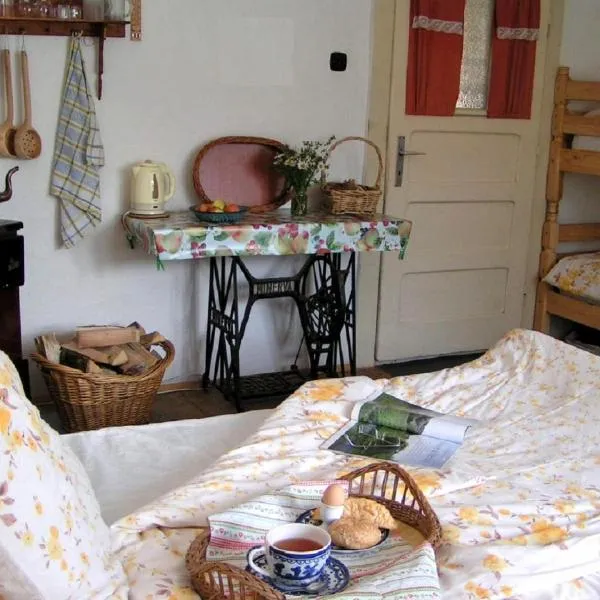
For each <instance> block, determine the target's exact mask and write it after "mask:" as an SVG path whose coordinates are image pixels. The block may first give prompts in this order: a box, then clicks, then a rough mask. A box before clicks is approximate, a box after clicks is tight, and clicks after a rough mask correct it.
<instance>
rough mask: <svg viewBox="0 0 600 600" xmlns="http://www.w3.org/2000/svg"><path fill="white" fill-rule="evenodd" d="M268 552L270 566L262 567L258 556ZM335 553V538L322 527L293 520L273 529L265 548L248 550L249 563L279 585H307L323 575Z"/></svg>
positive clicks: (269, 533) (266, 555)
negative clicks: (330, 555) (330, 557)
mask: <svg viewBox="0 0 600 600" xmlns="http://www.w3.org/2000/svg"><path fill="white" fill-rule="evenodd" d="M263 552H264V554H265V557H266V560H267V566H268V570H267V569H263V568H261V567H259V566H258V565H257V564H256V562H255V557H256V556H257V555H258V554H262V553H263ZM330 552H331V537H330V536H329V534H328V533H327V531H325V529H322V528H321V527H316V526H315V525H308V524H305V523H289V524H287V525H279V526H278V527H275V528H274V529H271V530H270V531H269V532H268V533H267V535H266V538H265V545H264V548H263V547H262V546H260V547H258V548H252V550H250V551H249V552H248V565H249V566H250V568H251V569H252V570H254V571H255V572H257V573H259V574H260V575H262V576H263V577H266V578H268V579H272V580H273V581H274V583H275V584H279V585H283V586H288V587H290V586H291V587H305V586H307V585H309V584H311V583H313V582H315V581H316V580H317V579H319V577H320V576H321V573H322V572H323V569H324V568H325V565H326V564H327V561H328V560H329V554H330Z"/></svg>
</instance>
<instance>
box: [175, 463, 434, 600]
mask: <svg viewBox="0 0 600 600" xmlns="http://www.w3.org/2000/svg"><path fill="white" fill-rule="evenodd" d="M341 479H345V480H346V481H348V482H349V486H348V492H349V495H351V496H355V497H360V498H370V499H372V500H376V501H377V502H379V503H381V504H383V505H384V506H386V507H387V509H388V510H389V511H390V513H391V514H392V516H393V517H394V518H395V519H396V520H398V521H401V522H403V523H405V524H407V525H409V526H411V527H413V528H414V529H416V530H417V531H418V532H419V533H420V534H421V535H422V536H423V538H424V539H425V541H427V542H429V543H430V544H431V545H432V546H433V547H434V548H437V547H438V546H439V544H440V541H441V538H442V527H441V525H440V522H439V520H438V518H437V516H436V514H435V512H434V511H433V509H432V508H431V505H430V504H429V502H428V501H427V498H425V496H424V494H423V492H422V491H421V490H420V489H419V487H418V486H417V484H416V482H415V480H414V479H413V478H412V477H411V476H410V475H409V474H408V473H407V472H406V471H405V470H404V469H402V468H401V467H399V466H398V465H396V464H394V463H387V462H383V463H374V464H372V465H369V466H368V467H365V468H363V469H358V470H357V471H352V472H351V473H348V475H345V476H344V477H342V478H341ZM391 498H399V500H391ZM209 542H210V533H209V532H208V531H206V532H204V533H202V534H201V535H199V536H198V537H197V538H196V539H195V540H194V541H193V542H192V544H191V545H190V547H189V549H188V551H187V554H186V557H185V564H186V568H187V571H188V573H189V574H190V579H191V582H192V586H193V587H194V589H195V590H196V592H198V594H200V596H201V597H202V598H203V599H204V600H208V599H211V600H225V599H228V600H238V599H239V600H260V599H263V598H264V599H265V600H282V599H283V598H284V596H283V594H281V593H280V592H278V591H277V590H275V589H273V588H272V587H271V586H270V585H268V584H267V583H265V582H263V581H262V580H260V579H258V577H254V575H252V574H251V573H248V572H246V571H244V570H242V569H239V568H237V567H234V566H232V565H229V564H227V563H224V562H218V561H207V560H206V550H207V548H208V544H209Z"/></svg>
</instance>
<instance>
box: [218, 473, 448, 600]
mask: <svg viewBox="0 0 600 600" xmlns="http://www.w3.org/2000/svg"><path fill="white" fill-rule="evenodd" d="M331 483H333V482H332V481H326V482H323V481H320V482H319V481H315V482H303V483H300V484H296V485H291V486H288V487H286V488H284V489H282V490H279V491H277V492H274V493H273V494H265V495H263V496H260V497H258V498H254V499H253V500H250V501H248V502H245V503H243V504H240V505H239V506H237V507H235V508H231V509H230V510H228V511H226V512H222V513H219V514H215V515H212V516H210V517H209V518H208V521H209V523H210V544H209V546H208V548H207V550H206V558H207V560H216V561H224V562H228V563H231V564H232V565H235V566H236V567H241V568H245V567H246V564H247V563H246V554H247V552H248V550H249V549H250V548H253V547H255V546H260V545H262V544H263V543H264V538H265V534H266V532H267V531H269V529H272V528H273V527H276V526H277V525H282V524H284V523H293V522H294V521H295V520H296V519H297V518H298V517H299V516H300V515H301V514H302V513H303V512H305V511H306V510H308V509H310V508H315V507H316V506H319V503H320V501H321V496H322V495H323V492H324V491H325V489H326V488H327V486H328V485H330V484H331ZM336 483H340V484H345V485H347V482H343V481H338V482H336ZM338 558H340V559H341V560H342V562H343V563H344V564H345V565H346V566H347V567H348V571H349V572H350V578H351V580H350V585H349V586H348V587H347V588H346V589H345V590H343V591H342V592H339V593H337V594H335V595H334V596H331V598H334V597H335V599H336V600H436V599H439V598H440V583H439V579H438V573H437V567H436V562H435V554H434V552H433V548H432V547H431V545H430V544H427V543H423V544H421V545H419V546H417V547H413V546H411V545H410V544H408V543H407V542H406V541H405V540H403V539H402V537H401V536H400V535H399V534H398V533H397V532H390V536H389V537H388V539H387V540H386V541H385V542H383V543H382V544H381V545H379V546H377V547H375V548H373V549H371V550H365V551H363V552H359V553H357V554H354V555H344V556H343V557H341V556H340V557H338Z"/></svg>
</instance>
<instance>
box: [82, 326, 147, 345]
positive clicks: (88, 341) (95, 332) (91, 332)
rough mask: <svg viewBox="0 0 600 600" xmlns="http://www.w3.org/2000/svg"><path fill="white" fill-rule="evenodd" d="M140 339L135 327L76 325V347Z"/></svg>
mask: <svg viewBox="0 0 600 600" xmlns="http://www.w3.org/2000/svg"><path fill="white" fill-rule="evenodd" d="M139 341H140V330H139V329H137V328H136V327H114V326H100V327H99V326H90V327H78V328H77V329H76V333H75V342H76V344H77V347H78V348H80V349H81V348H103V347H105V346H118V345H119V344H127V343H129V342H139Z"/></svg>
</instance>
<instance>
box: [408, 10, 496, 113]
mask: <svg viewBox="0 0 600 600" xmlns="http://www.w3.org/2000/svg"><path fill="white" fill-rule="evenodd" d="M500 1H501V0H500ZM464 14H465V0H411V3H410V19H411V27H410V34H409V46H408V70H407V75H406V114H408V115H437V116H452V115H453V114H454V111H455V109H456V101H457V100H458V93H459V87H460V69H461V62H462V51H463V29H464Z"/></svg>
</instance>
